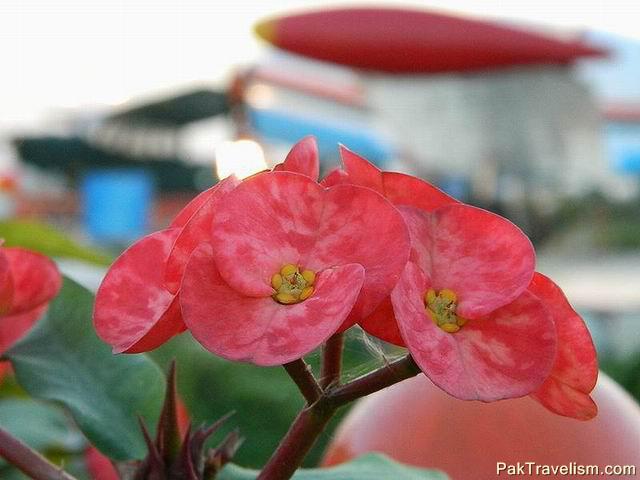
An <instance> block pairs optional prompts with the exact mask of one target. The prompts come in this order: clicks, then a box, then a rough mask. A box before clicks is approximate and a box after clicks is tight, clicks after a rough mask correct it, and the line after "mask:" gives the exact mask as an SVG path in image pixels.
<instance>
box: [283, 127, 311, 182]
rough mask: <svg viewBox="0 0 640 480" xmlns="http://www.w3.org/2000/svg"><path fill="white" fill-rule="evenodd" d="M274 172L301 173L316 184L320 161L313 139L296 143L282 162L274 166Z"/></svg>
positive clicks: (307, 138) (304, 139)
mask: <svg viewBox="0 0 640 480" xmlns="http://www.w3.org/2000/svg"><path fill="white" fill-rule="evenodd" d="M274 170H276V171H280V170H282V171H286V172H294V173H301V174H302V175H305V176H307V177H309V178H310V179H311V180H313V181H314V182H317V181H318V177H319V176H320V160H319V157H318V143H317V142H316V139H315V137H313V136H308V137H304V138H303V139H302V140H300V141H299V142H298V143H296V144H295V145H294V146H293V148H292V149H291V151H290V152H289V154H288V155H287V158H285V159H284V162H283V163H280V164H278V165H276V166H275V168H274Z"/></svg>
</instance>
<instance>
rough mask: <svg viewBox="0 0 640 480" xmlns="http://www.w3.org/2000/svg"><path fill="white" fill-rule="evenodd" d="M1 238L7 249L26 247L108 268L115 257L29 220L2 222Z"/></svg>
mask: <svg viewBox="0 0 640 480" xmlns="http://www.w3.org/2000/svg"><path fill="white" fill-rule="evenodd" d="M0 238H4V241H5V243H4V245H5V246H6V247H24V248H28V249H29V250H33V251H36V252H40V253H43V254H45V255H47V256H49V257H64V258H75V259H78V260H84V261H86V262H90V263H94V264H97V265H104V266H108V265H110V264H111V263H112V262H113V257H112V256H111V255H108V254H106V253H104V252H101V251H99V250H95V249H92V248H88V247H85V246H82V245H80V244H78V243H76V242H74V241H73V240H71V239H70V238H69V237H67V236H66V235H65V234H64V233H62V232H60V231H59V230H57V229H56V228H54V227H52V226H50V225H46V224H44V223H39V222H34V221H29V220H10V221H6V222H0Z"/></svg>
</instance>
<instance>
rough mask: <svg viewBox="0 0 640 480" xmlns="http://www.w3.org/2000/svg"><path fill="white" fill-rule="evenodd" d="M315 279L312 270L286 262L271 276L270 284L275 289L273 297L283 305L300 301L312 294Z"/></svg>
mask: <svg viewBox="0 0 640 480" xmlns="http://www.w3.org/2000/svg"><path fill="white" fill-rule="evenodd" d="M315 280H316V273H315V272H314V271H312V270H304V269H303V268H301V267H300V266H298V265H293V264H292V263H288V264H287V265H285V266H284V267H282V268H281V269H280V272H278V273H276V274H274V275H273V277H271V286H272V287H273V289H274V290H275V293H274V294H273V299H274V300H275V301H276V302H278V303H282V304H283V305H291V304H292V303H300V302H302V301H303V300H306V299H307V298H309V297H310V296H311V295H312V294H313V283H314V282H315Z"/></svg>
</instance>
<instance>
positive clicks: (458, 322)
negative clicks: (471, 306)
mask: <svg viewBox="0 0 640 480" xmlns="http://www.w3.org/2000/svg"><path fill="white" fill-rule="evenodd" d="M465 323H467V319H466V318H464V317H461V316H459V315H456V325H458V326H459V327H462V326H463V325H464V324H465Z"/></svg>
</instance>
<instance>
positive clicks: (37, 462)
mask: <svg viewBox="0 0 640 480" xmlns="http://www.w3.org/2000/svg"><path fill="white" fill-rule="evenodd" d="M0 457H4V458H6V460H7V461H8V462H9V463H10V464H12V465H14V466H15V467H16V468H18V469H19V470H21V471H22V472H23V473H25V474H26V475H27V476H29V477H30V478H33V479H35V480H76V479H75V478H74V477H72V476H71V475H69V474H68V473H67V472H65V471H64V470H62V468H60V467H57V466H56V465H54V464H53V463H51V462H49V460H47V459H46V458H44V457H43V456H42V455H40V454H39V453H38V452H36V451H35V450H33V449H31V447H29V446H27V445H25V444H24V443H22V442H21V441H20V440H18V439H17V438H15V437H13V436H12V435H11V434H10V433H9V432H7V431H6V430H3V429H2V428H0Z"/></svg>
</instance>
